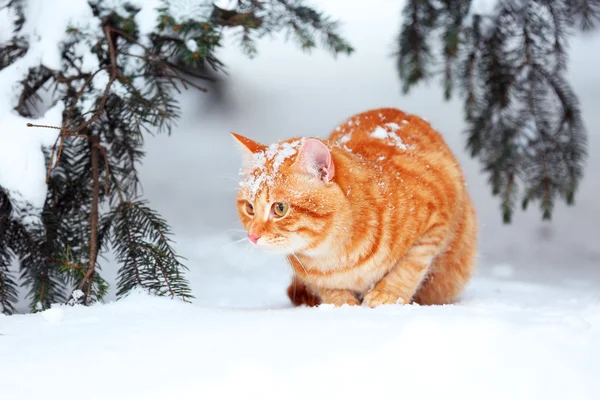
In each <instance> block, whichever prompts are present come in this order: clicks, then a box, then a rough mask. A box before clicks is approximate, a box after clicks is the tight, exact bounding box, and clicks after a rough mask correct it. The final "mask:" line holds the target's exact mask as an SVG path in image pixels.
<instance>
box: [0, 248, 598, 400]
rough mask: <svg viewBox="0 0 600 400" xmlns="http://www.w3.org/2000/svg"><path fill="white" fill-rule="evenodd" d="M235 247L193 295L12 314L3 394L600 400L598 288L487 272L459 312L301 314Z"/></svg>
mask: <svg viewBox="0 0 600 400" xmlns="http://www.w3.org/2000/svg"><path fill="white" fill-rule="evenodd" d="M229 243H230V240H229V239H228V238H227V237H212V238H211V239H210V240H206V241H205V242H204V246H203V247H202V248H199V249H198V251H197V253H196V254H195V262H198V264H195V265H197V267H195V268H194V273H193V274H192V278H193V282H194V283H195V287H194V289H195V293H196V296H197V301H196V302H195V304H192V305H190V304H184V303H181V302H179V301H173V300H168V299H160V298H153V297H149V296H147V295H145V294H138V293H134V294H131V295H130V296H129V297H128V298H126V299H124V300H121V301H119V302H117V303H110V304H105V305H97V306H93V307H91V308H84V307H74V308H73V307H68V306H57V307H54V308H52V309H50V310H47V311H44V312H42V313H39V314H35V315H17V316H12V317H5V316H0V333H1V334H2V335H3V336H0V383H1V385H0V387H1V388H2V394H3V396H2V398H6V399H11V400H20V399H23V400H29V399H36V398H46V399H64V398H77V397H78V396H82V395H83V394H85V397H86V398H87V399H90V400H92V399H98V400H104V399H115V400H116V399H123V400H135V399H144V400H153V399H190V400H191V399H194V400H197V399H205V398H210V399H229V398H233V399H277V400H279V399H307V398H311V399H342V398H347V399H355V398H363V399H364V398H375V397H373V396H379V397H378V398H386V399H387V398H408V397H410V398H419V399H440V398H444V399H461V400H465V399H474V400H475V399H490V400H492V399H499V400H506V399H523V400H534V399H540V400H552V399H577V400H583V399H589V400H596V399H598V398H600V381H599V380H598V370H599V367H600V361H599V360H600V293H597V292H596V293H594V292H592V291H590V292H586V291H581V290H571V289H564V288H562V287H559V286H557V287H550V286H542V285H536V284H531V283H516V282H513V281H511V280H510V279H508V278H502V277H499V278H497V279H483V278H478V279H475V280H474V281H473V282H472V284H471V285H470V287H469V288H468V290H467V291H466V293H465V295H464V296H463V299H462V300H461V302H460V303H458V304H456V305H451V306H436V307H419V306H401V307H400V306H383V307H380V308H378V309H375V310H372V309H367V308H362V307H342V308H332V307H328V306H321V307H319V308H314V309H309V308H299V309H293V308H291V307H290V305H289V302H288V301H287V298H286V296H285V293H284V289H285V287H286V285H287V283H288V282H289V268H288V267H287V266H286V265H285V264H284V263H283V262H282V261H281V260H278V259H277V258H275V257H266V256H263V255H261V254H259V253H256V254H255V253H254V251H255V250H252V248H250V247H246V246H245V245H242V244H239V245H231V244H229ZM244 253H246V254H245V255H244ZM246 256H247V258H246ZM507 272H508V270H507V269H506V268H505V269H504V270H503V272H502V273H499V274H498V275H500V276H506V274H507ZM5 396H6V397H5Z"/></svg>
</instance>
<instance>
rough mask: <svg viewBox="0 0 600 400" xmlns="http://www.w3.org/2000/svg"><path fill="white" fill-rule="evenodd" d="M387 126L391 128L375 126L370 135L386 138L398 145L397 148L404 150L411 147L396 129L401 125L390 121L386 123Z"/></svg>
mask: <svg viewBox="0 0 600 400" xmlns="http://www.w3.org/2000/svg"><path fill="white" fill-rule="evenodd" d="M403 122H404V121H403ZM385 126H387V127H388V128H389V130H387V129H386V128H383V127H381V126H377V127H376V128H375V130H374V131H373V132H371V134H370V136H371V137H374V138H376V139H381V140H385V141H386V142H387V143H388V144H391V145H393V146H396V147H397V148H399V149H402V150H408V149H409V148H410V146H407V145H406V144H405V143H404V142H403V141H402V139H401V138H400V136H398V134H396V131H397V130H398V129H400V126H399V125H398V124H396V123H394V122H390V123H387V124H385Z"/></svg>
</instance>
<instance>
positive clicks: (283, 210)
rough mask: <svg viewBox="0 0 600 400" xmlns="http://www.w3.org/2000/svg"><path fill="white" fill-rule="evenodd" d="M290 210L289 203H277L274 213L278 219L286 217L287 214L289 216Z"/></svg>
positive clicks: (274, 205)
mask: <svg viewBox="0 0 600 400" xmlns="http://www.w3.org/2000/svg"><path fill="white" fill-rule="evenodd" d="M289 208H290V207H289V205H288V203H275V204H273V212H274V213H275V215H276V216H278V217H283V216H285V214H287V212H288V209H289Z"/></svg>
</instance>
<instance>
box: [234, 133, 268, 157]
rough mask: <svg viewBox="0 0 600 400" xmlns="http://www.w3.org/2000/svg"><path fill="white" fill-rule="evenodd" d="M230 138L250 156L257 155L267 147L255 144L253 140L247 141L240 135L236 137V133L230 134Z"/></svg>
mask: <svg viewBox="0 0 600 400" xmlns="http://www.w3.org/2000/svg"><path fill="white" fill-rule="evenodd" d="M231 136H233V138H234V139H235V140H236V142H238V144H239V145H240V146H241V147H242V149H244V150H245V151H247V152H249V153H251V154H254V153H258V152H259V151H263V150H265V149H266V148H267V146H265V145H264V144H260V143H258V142H255V141H254V140H252V139H248V138H247V137H245V136H242V135H238V134H237V133H233V132H231Z"/></svg>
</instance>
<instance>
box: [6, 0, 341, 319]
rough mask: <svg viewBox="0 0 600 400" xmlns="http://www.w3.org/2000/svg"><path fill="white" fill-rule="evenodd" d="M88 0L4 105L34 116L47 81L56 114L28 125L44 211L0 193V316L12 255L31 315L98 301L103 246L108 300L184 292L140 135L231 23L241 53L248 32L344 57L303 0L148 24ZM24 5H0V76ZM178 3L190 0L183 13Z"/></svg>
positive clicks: (211, 9)
mask: <svg viewBox="0 0 600 400" xmlns="http://www.w3.org/2000/svg"><path fill="white" fill-rule="evenodd" d="M88 3H89V6H90V8H91V10H92V14H93V18H94V21H91V22H92V23H89V22H90V21H81V22H80V23H78V22H77V21H75V22H73V25H72V26H69V27H68V28H67V33H66V36H65V40H64V41H63V42H62V43H61V44H60V46H61V56H62V59H61V60H62V61H61V66H60V68H51V67H50V66H48V65H44V64H40V65H35V66H33V67H31V68H30V69H29V71H28V72H27V73H26V75H25V76H23V80H22V81H21V82H20V94H19V96H18V102H17V103H16V104H14V109H15V110H16V111H17V112H18V113H19V114H20V115H21V116H24V117H31V118H33V117H34V115H35V112H34V110H35V109H36V106H37V105H39V103H40V99H41V97H40V93H41V91H42V90H43V88H44V87H48V85H51V88H52V93H53V95H54V96H53V101H55V102H57V103H62V104H63V106H64V111H63V119H62V126H58V127H48V126H41V125H35V124H31V126H32V127H35V128H37V129H42V128H50V129H52V128H54V129H56V132H57V138H56V142H55V143H54V146H52V147H51V148H49V149H45V150H44V151H45V154H46V160H47V196H46V201H45V203H44V206H43V209H42V210H33V209H32V207H31V206H30V205H27V204H22V203H19V206H18V207H16V206H15V204H16V203H17V202H16V200H15V199H14V198H11V194H10V193H8V192H7V191H6V190H3V189H2V188H0V307H2V308H1V311H2V312H5V313H10V312H12V311H14V309H13V307H14V302H15V301H16V294H17V284H16V282H17V280H16V277H15V276H12V275H11V274H10V273H9V268H8V267H9V265H10V263H11V262H12V261H14V260H15V259H16V260H18V261H19V263H20V271H21V279H22V281H23V284H24V285H25V286H27V287H28V288H29V290H30V291H29V293H28V299H29V300H30V306H31V310H32V311H38V310H43V309H46V308H48V307H50V305H51V304H53V303H68V304H91V303H93V302H95V301H100V300H102V298H103V297H104V296H105V294H106V293H107V290H108V287H109V283H108V282H107V281H105V280H104V279H103V278H102V276H101V268H100V259H101V256H102V255H103V254H105V253H106V252H107V251H109V249H112V250H114V253H115V255H116V259H117V261H118V262H119V263H120V269H119V271H118V278H117V282H116V287H117V295H118V297H122V296H125V295H127V294H128V293H129V292H130V291H131V290H132V289H134V288H143V289H144V290H146V291H149V292H151V293H153V294H156V295H160V296H170V297H173V298H180V299H182V300H184V301H188V300H189V299H191V298H192V290H191V288H190V285H189V283H188V282H187V280H186V278H185V271H186V270H187V267H186V266H185V265H184V264H183V261H184V260H183V259H182V258H181V257H180V256H178V255H177V253H176V252H175V249H174V248H173V243H172V241H171V239H170V236H171V235H172V233H171V230H170V227H169V225H168V224H167V222H166V221H165V220H164V219H163V218H162V217H161V216H160V215H159V213H158V212H157V211H155V210H153V209H152V208H151V207H150V206H149V204H148V202H147V201H146V200H144V199H143V197H142V193H141V183H140V179H139V175H138V166H139V164H140V162H141V161H142V159H143V156H144V150H143V143H144V137H145V135H147V134H155V133H166V134H170V133H171V129H172V125H173V123H174V121H176V119H177V118H178V117H179V105H178V102H177V99H176V94H177V92H180V91H182V90H183V89H188V88H195V89H198V90H202V91H204V90H206V89H205V87H204V85H203V82H205V81H206V80H209V79H210V78H208V77H207V76H205V75H204V74H203V71H206V70H207V68H210V69H213V70H215V71H225V66H224V64H223V63H222V62H221V61H220V60H219V59H218V57H217V55H216V50H217V49H218V48H219V47H220V46H221V45H222V42H223V36H224V35H225V34H226V32H228V31H229V30H233V31H234V32H236V33H237V34H238V35H239V43H240V45H241V46H242V48H243V50H244V51H245V52H246V53H247V54H249V55H254V54H255V52H256V47H255V44H254V43H255V40H256V39H257V38H259V37H261V36H264V35H266V34H273V33H280V32H284V31H285V32H286V33H287V34H291V35H293V36H294V37H295V38H296V39H297V41H298V42H299V44H300V47H301V48H302V49H305V50H309V49H312V48H313V47H315V46H316V45H317V43H318V42H319V43H320V44H322V45H323V47H324V48H326V49H327V50H329V51H330V52H331V53H332V54H334V55H335V54H339V53H346V54H350V53H351V52H352V48H351V46H350V45H349V44H348V43H347V42H346V41H345V40H344V39H343V38H342V37H341V36H339V34H338V33H337V30H338V26H337V23H336V22H335V21H333V20H332V19H330V18H329V17H327V16H325V15H323V14H321V13H319V12H318V11H316V10H314V9H313V8H310V7H308V6H306V5H305V4H304V1H302V0H271V1H256V0H240V1H237V2H236V4H237V5H236V7H235V8H232V9H223V8H219V7H217V6H215V5H213V4H212V3H210V2H208V1H197V2H189V1H188V2H182V1H179V4H178V0H163V7H161V8H159V9H157V12H156V16H157V19H156V25H155V28H154V29H153V30H152V31H150V32H146V31H143V30H142V28H141V27H140V25H139V24H138V20H137V19H136V18H137V15H138V14H139V13H140V11H141V7H144V5H143V4H144V2H143V1H140V0H135V1H131V2H127V1H120V0H90V1H89V2H88ZM24 4H25V3H24V1H23V0H9V1H6V0H5V1H2V0H0V7H8V8H9V9H10V10H11V11H12V13H13V14H14V15H15V18H16V20H15V21H14V22H15V23H14V27H15V29H14V33H13V37H12V38H11V39H10V40H8V41H6V42H4V43H0V74H1V73H2V69H4V68H6V67H7V66H9V65H11V64H12V63H14V62H16V61H17V60H19V59H20V58H21V57H23V56H24V55H25V54H27V51H28V49H29V47H30V44H29V42H28V37H27V36H26V35H22V34H21V29H22V26H23V21H25V20H26V17H27V15H26V13H24V10H25V8H24ZM181 4H184V5H187V6H188V7H191V9H189V10H187V11H189V12H185V11H186V10H183V11H182V10H181V9H180V8H179V5H181ZM49 23H51V22H49ZM33 122H34V121H33ZM48 134H52V131H48ZM28 213H31V214H32V217H31V218H28V217H27V214H28ZM36 216H37V217H36Z"/></svg>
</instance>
